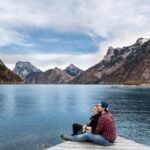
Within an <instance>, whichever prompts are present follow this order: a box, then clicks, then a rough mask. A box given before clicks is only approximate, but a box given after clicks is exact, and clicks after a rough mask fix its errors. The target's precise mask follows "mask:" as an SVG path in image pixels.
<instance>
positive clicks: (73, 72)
mask: <svg viewBox="0 0 150 150" xmlns="http://www.w3.org/2000/svg"><path fill="white" fill-rule="evenodd" d="M64 71H65V72H67V73H68V74H69V75H71V76H73V77H76V76H79V75H80V74H81V73H82V72H83V70H81V69H79V68H78V67H76V66H74V65H73V64H71V65H69V66H68V67H67V68H66V69H65V70H64Z"/></svg>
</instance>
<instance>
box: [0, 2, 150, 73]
mask: <svg viewBox="0 0 150 150" xmlns="http://www.w3.org/2000/svg"><path fill="white" fill-rule="evenodd" d="M149 8H150V1H149V0H143V1H141V0H130V1H128V2H127V1H126V0H120V1H118V0H105V1H100V0H42V1H41V0H32V1H31V0H26V1H25V0H7V1H0V35H1V36H0V59H2V60H3V61H4V63H5V64H6V65H7V66H8V67H9V68H10V69H13V68H14V66H15V63H16V62H17V61H20V60H22V61H30V62H31V63H32V64H33V65H35V66H36V67H38V68H40V69H41V70H43V71H44V70H47V69H50V68H54V67H59V68H62V69H64V68H65V67H66V66H68V65H69V64H71V63H72V64H74V65H76V66H78V67H80V68H81V69H84V70H85V69H87V68H89V67H91V66H93V65H94V64H96V63H98V62H99V61H100V60H102V58H103V57H104V56H105V54H106V52H107V49H108V47H109V46H113V47H122V46H128V45H131V44H133V43H134V42H135V41H136V39H137V38H139V37H145V38H149V33H150V28H149V24H150V17H149V16H150V9H149Z"/></svg>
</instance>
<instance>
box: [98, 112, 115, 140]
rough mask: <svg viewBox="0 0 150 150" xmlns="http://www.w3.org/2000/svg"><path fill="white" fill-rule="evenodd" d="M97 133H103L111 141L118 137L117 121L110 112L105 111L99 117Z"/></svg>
mask: <svg viewBox="0 0 150 150" xmlns="http://www.w3.org/2000/svg"><path fill="white" fill-rule="evenodd" d="M95 134H100V135H102V136H103V137H104V138H105V139H107V140H108V141H110V142H112V143H113V142H114V141H115V139H116V126H115V121H114V119H113V117H112V115H111V113H109V112H105V113H104V114H102V116H101V117H100V118H99V121H98V124H97V127H96V131H95Z"/></svg>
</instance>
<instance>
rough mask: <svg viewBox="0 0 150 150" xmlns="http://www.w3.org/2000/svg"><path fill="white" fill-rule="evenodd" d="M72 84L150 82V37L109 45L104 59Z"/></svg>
mask: <svg viewBox="0 0 150 150" xmlns="http://www.w3.org/2000/svg"><path fill="white" fill-rule="evenodd" d="M69 83H72V84H147V83H148V84H150V39H144V38H139V39H138V40H137V41H136V43H135V44H133V45H131V46H127V47H123V48H113V47H109V48H108V51H107V54H106V56H105V57H104V59H103V60H102V61H100V62H99V63H98V64H96V65H94V66H93V67H91V68H89V69H88V70H86V71H85V72H84V73H82V74H81V75H79V76H78V77H76V78H75V79H73V80H72V81H70V82H69Z"/></svg>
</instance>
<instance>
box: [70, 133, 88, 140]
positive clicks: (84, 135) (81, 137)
mask: <svg viewBox="0 0 150 150" xmlns="http://www.w3.org/2000/svg"><path fill="white" fill-rule="evenodd" d="M87 137H88V133H84V134H80V135H73V136H71V137H69V139H70V140H71V141H73V142H86V141H87Z"/></svg>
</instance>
